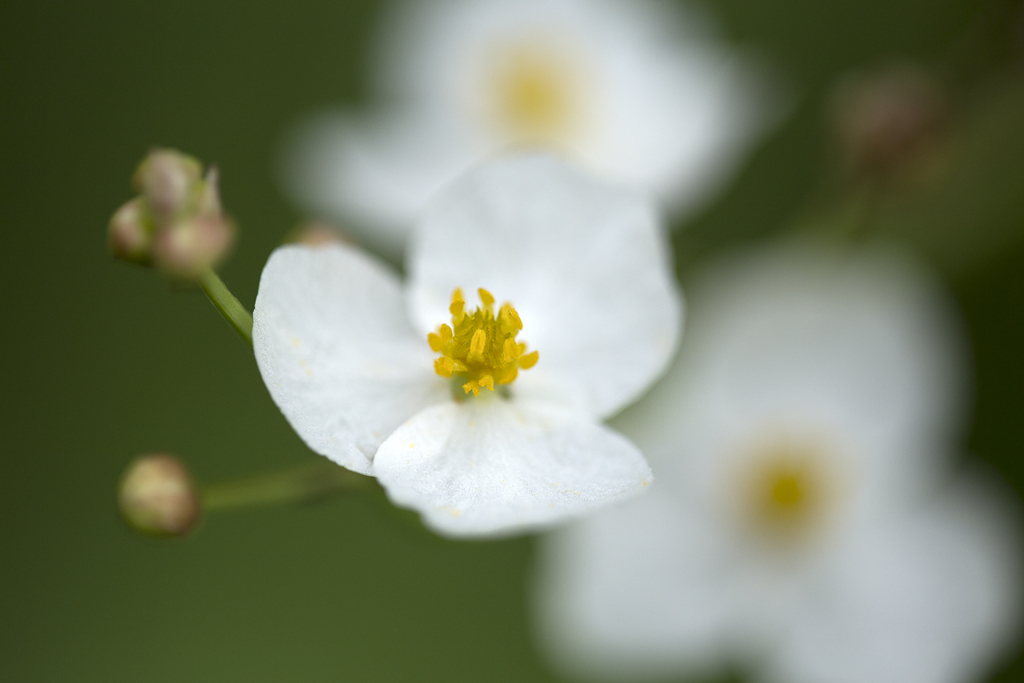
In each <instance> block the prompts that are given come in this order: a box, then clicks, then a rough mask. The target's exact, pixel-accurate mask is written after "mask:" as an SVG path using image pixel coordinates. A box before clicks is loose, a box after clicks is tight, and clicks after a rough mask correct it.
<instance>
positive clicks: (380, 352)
mask: <svg viewBox="0 0 1024 683" xmlns="http://www.w3.org/2000/svg"><path fill="white" fill-rule="evenodd" d="M253 348H254V350H255V353H256V362H257V364H258V365H259V369H260V373H261V374H262V375H263V381H264V382H265V383H266V385H267V389H268V390H269V391H270V395H271V397H272V398H273V399H274V402H275V403H276V404H277V405H278V407H279V408H280V409H281V412H282V413H284V416H285V417H286V418H287V419H288V422H289V423H290V424H291V425H292V427H293V428H294V429H295V431H296V432H297V433H298V434H299V436H300V437H302V439H303V441H305V442H306V444H307V445H308V446H309V447H310V448H312V449H313V450H314V451H316V452H317V453H320V454H322V455H326V456H327V457H329V458H331V459H332V460H334V461H335V462H337V463H338V464H339V465H343V466H344V467H347V468H349V469H351V470H355V471H356V472H362V473H364V474H369V473H371V472H372V460H373V455H374V453H375V452H376V450H377V447H378V446H379V445H380V443H381V442H382V441H383V440H384V439H385V438H387V437H388V435H389V434H391V432H392V431H394V429H395V427H397V426H398V425H400V424H401V423H402V422H403V421H404V420H406V419H407V418H408V417H410V416H411V415H413V414H414V413H415V412H417V411H418V410H420V409H422V408H424V407H426V406H429V405H432V404H434V403H438V402H439V401H443V400H446V399H447V397H448V395H449V393H448V384H447V382H445V381H444V380H442V379H441V378H439V377H437V376H436V375H435V373H434V369H433V354H432V353H431V351H430V347H429V346H428V344H427V342H426V339H425V338H424V337H421V336H420V335H419V334H418V333H416V332H415V331H413V329H412V328H411V326H410V325H409V321H408V318H407V316H406V314H405V309H404V306H403V299H402V292H401V289H400V286H399V282H398V279H397V277H396V276H395V275H394V274H393V273H391V272H390V271H389V270H387V269H386V268H385V267H384V266H382V265H380V264H379V263H377V262H376V261H374V260H372V259H371V258H370V257H368V256H366V255H365V254H363V253H362V252H360V251H358V250H356V249H354V248H352V247H348V246H345V245H341V244H331V245H327V246H322V247H306V246H286V247H281V248H279V249H277V250H276V251H275V252H274V253H273V254H272V255H271V256H270V259H269V260H268V261H267V265H266V267H265V268H264V269H263V276H262V277H261V279H260V288H259V293H258V294H257V296H256V306H255V310H254V312H253Z"/></svg>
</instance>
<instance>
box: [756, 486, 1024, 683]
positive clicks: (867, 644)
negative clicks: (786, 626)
mask: <svg viewBox="0 0 1024 683" xmlns="http://www.w3.org/2000/svg"><path fill="white" fill-rule="evenodd" d="M1002 502H1004V501H1003V500H1002V499H1001V496H1000V495H999V492H998V491H993V489H992V488H991V487H989V486H986V485H984V484H983V483H982V482H979V481H974V482H969V483H966V484H963V483H962V484H960V485H958V487H957V489H955V490H954V491H952V492H950V493H949V494H947V495H946V496H945V498H944V499H942V500H940V501H939V502H938V503H937V504H935V505H934V506H932V507H930V508H925V509H924V510H922V511H921V512H920V513H919V514H917V515H915V516H912V517H909V518H907V519H904V520H893V522H892V523H890V524H888V525H884V526H881V527H878V528H876V529H874V530H872V532H871V533H870V534H868V535H865V537H864V538H862V539H860V540H859V542H858V543H856V544H854V545H853V546H852V547H851V548H850V549H849V551H848V552H847V553H845V554H844V555H842V556H840V557H837V558H836V561H835V562H834V563H833V566H832V567H831V570H832V573H831V576H830V577H829V578H830V580H826V581H824V582H823V583H822V584H821V585H819V586H818V587H817V590H815V591H812V592H809V595H808V597H809V600H808V603H807V605H806V607H805V609H804V610H803V612H802V613H801V614H800V615H798V618H797V620H796V622H795V628H794V630H793V631H792V632H791V633H790V634H789V636H788V638H786V639H785V641H784V643H783V647H782V648H781V650H780V651H779V653H778V656H777V658H776V661H775V662H774V665H773V666H772V667H771V668H770V669H769V672H768V674H767V675H766V678H767V679H769V680H772V681H780V682H782V681H785V682H786V683H961V682H963V681H973V680H979V679H981V678H983V677H984V675H985V674H986V673H987V669H989V668H990V667H991V666H992V664H993V663H994V659H995V658H996V657H997V656H999V655H1002V654H1005V648H1006V646H1007V645H1009V644H1010V643H1013V642H1015V641H1016V636H1017V632H1018V627H1019V622H1020V616H1021V599H1020V598H1021V595H1020V588H1019V576H1020V569H1021V565H1020V549H1021V548H1020V542H1019V538H1020V533H1019V531H1020V530H1019V524H1018V522H1019V519H1018V517H1017V514H1018V513H1017V511H1016V510H1013V509H1012V508H1009V509H1008V508H1007V507H1004V506H1002V505H1000V503H1002Z"/></svg>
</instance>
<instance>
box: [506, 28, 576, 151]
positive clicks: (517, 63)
mask: <svg viewBox="0 0 1024 683" xmlns="http://www.w3.org/2000/svg"><path fill="white" fill-rule="evenodd" d="M564 52H565V51H564V50H555V49H550V48H545V47H544V46H540V45H536V44H534V43H530V44H524V45H517V46H513V47H508V48H506V49H504V50H501V51H499V52H497V53H496V56H495V58H494V60H493V63H492V65H491V70H490V72H489V74H488V76H489V83H488V87H487V91H488V93H487V94H488V95H489V97H488V99H489V103H488V104H489V109H490V112H489V114H490V118H491V119H492V120H493V122H494V124H495V125H496V127H497V128H498V129H499V130H500V131H501V133H502V134H504V135H505V136H507V137H509V138H511V139H512V140H514V141H515V142H520V143H522V142H528V143H541V144H547V145H556V146H558V145H562V144H564V143H566V141H567V138H568V137H569V136H571V135H572V134H573V132H574V131H575V129H576V128H578V126H579V123H580V116H579V115H580V113H581V106H580V105H581V102H580V99H581V97H580V95H581V92H580V90H581V88H580V85H581V79H580V77H579V74H578V73H577V70H576V69H575V68H574V66H575V65H574V64H573V63H572V60H569V59H567V57H568V55H566V54H563V53H564Z"/></svg>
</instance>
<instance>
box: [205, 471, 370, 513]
mask: <svg viewBox="0 0 1024 683" xmlns="http://www.w3.org/2000/svg"><path fill="white" fill-rule="evenodd" d="M375 484H376V482H375V480H374V479H373V478H372V477H364V476H363V475H361V474H356V473H355V472H352V471H350V470H347V469H345V468H344V467H339V466H338V465H335V464H334V463H332V462H330V461H328V460H321V461H318V462H315V463H313V464H311V465H305V466H303V467H298V468H295V469H290V470H284V471H281V472H272V473H269V474H263V475H259V476H256V477H247V478H245V479H238V480H235V481H227V482H222V483H220V484H214V485H212V486H206V487H204V488H203V491H202V496H203V509H204V510H206V511H213V510H227V509H233V508H242V507H253V506H259V505H275V504H277V505H280V504H289V503H302V502H306V501H310V500H314V499H316V498H322V497H324V496H328V495H330V494H332V493H339V492H341V491H356V490H362V489H368V488H370V487H372V486H374V485H375Z"/></svg>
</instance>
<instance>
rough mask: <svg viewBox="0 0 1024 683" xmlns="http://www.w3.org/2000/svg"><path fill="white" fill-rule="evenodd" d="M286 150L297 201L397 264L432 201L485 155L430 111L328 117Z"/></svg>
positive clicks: (295, 135)
mask: <svg viewBox="0 0 1024 683" xmlns="http://www.w3.org/2000/svg"><path fill="white" fill-rule="evenodd" d="M285 151H286V156H285V159H284V163H283V169H282V174H283V184H284V185H285V187H286V188H287V190H288V192H289V194H290V195H291V196H292V197H293V198H294V199H295V201H297V202H298V203H299V204H301V205H302V206H304V207H306V209H307V210H309V211H311V212H313V213H314V214H319V215H322V216H324V217H326V218H328V219H331V220H334V221H337V222H339V223H340V224H341V226H342V227H343V228H344V229H345V231H346V232H348V233H350V234H352V235H354V236H355V237H358V238H359V241H360V242H361V243H363V244H365V245H366V246H368V247H369V248H371V249H374V250H376V251H378V252H380V253H382V254H384V255H386V256H387V257H388V258H391V259H395V260H397V259H399V258H400V257H401V255H402V253H403V251H404V248H405V242H406V238H407V236H408V233H409V230H410V229H411V227H412V224H413V220H414V218H416V217H417V216H418V215H419V213H420V212H421V210H422V208H423V206H424V204H426V202H427V200H428V199H430V198H431V197H433V196H434V194H435V193H436V192H437V191H438V190H439V189H441V188H442V187H444V186H445V185H447V184H448V183H449V182H451V181H452V180H453V179H454V178H456V177H457V176H458V175H459V174H461V173H462V172H464V171H465V170H466V169H467V168H468V167H469V166H470V165H471V164H472V162H473V161H474V160H475V159H476V158H477V157H478V156H479V152H478V151H474V150H472V149H469V148H467V147H466V139H465V136H463V135H460V134H459V132H458V130H457V129H453V126H452V125H451V124H450V121H449V120H448V117H444V116H435V115H432V114H431V113H430V112H428V111H425V110H424V111H420V110H417V111H411V112H410V111H404V112H402V115H400V116H395V115H381V114H380V113H374V114H372V115H370V116H362V117H361V116H357V115H355V114H354V113H346V112H325V113H322V114H320V115H318V116H314V117H311V118H309V119H308V120H306V121H304V122H302V123H301V124H300V125H299V126H297V127H296V129H295V130H294V131H292V133H291V135H290V136H289V139H288V141H287V142H286V144H285Z"/></svg>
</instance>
